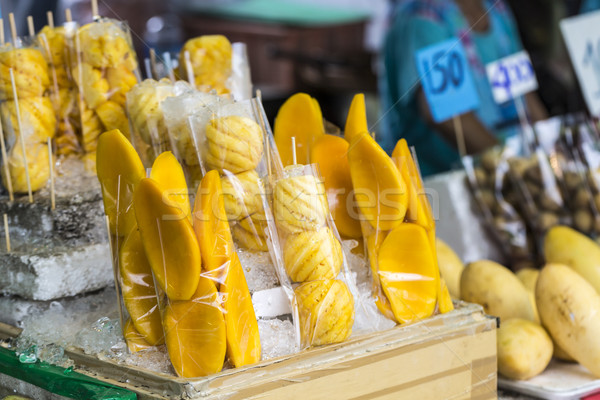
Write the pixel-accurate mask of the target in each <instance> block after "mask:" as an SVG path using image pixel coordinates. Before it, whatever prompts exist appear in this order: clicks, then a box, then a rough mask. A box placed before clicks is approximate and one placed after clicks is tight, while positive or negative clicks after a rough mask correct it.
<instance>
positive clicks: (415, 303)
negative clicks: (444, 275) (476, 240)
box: [378, 222, 440, 323]
mask: <svg viewBox="0 0 600 400" xmlns="http://www.w3.org/2000/svg"><path fill="white" fill-rule="evenodd" d="M378 261H379V262H378V268H379V271H378V272H379V280H380V282H381V286H382V288H383V291H384V293H385V295H386V297H387V298H388V300H389V302H390V305H391V308H392V311H393V312H394V316H395V317H396V321H398V322H399V323H406V322H413V321H419V320H421V319H423V318H427V317H429V316H431V315H432V314H433V312H434V310H435V305H436V303H437V299H438V291H439V290H440V282H439V279H440V273H439V270H438V267H437V263H436V262H435V257H434V254H433V251H432V249H431V244H430V241H429V237H428V236H427V231H426V230H425V229H424V228H423V227H421V226H419V225H417V224H413V223H408V222H407V223H403V224H401V225H399V226H397V227H396V228H394V229H393V230H392V231H391V232H390V233H389V234H388V235H387V237H386V238H385V240H384V241H383V243H382V244H381V248H380V250H379V258H378Z"/></svg>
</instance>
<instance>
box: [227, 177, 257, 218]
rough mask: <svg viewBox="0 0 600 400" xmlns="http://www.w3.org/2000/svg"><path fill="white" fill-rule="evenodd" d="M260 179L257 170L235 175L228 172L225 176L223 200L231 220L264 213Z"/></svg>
mask: <svg viewBox="0 0 600 400" xmlns="http://www.w3.org/2000/svg"><path fill="white" fill-rule="evenodd" d="M259 180H260V178H259V176H258V173H257V172H256V171H255V170H250V171H246V172H241V173H239V174H235V175H234V174H230V173H226V174H225V175H224V176H223V180H222V181H221V183H222V187H223V202H224V203H225V212H226V213H227V218H228V219H229V220H230V221H237V220H241V219H244V218H246V217H248V216H249V215H252V214H255V213H261V214H264V210H263V204H262V196H261V194H260V186H259Z"/></svg>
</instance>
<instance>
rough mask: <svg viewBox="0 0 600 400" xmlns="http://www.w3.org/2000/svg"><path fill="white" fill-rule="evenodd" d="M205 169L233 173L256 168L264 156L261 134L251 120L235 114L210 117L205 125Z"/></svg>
mask: <svg viewBox="0 0 600 400" xmlns="http://www.w3.org/2000/svg"><path fill="white" fill-rule="evenodd" d="M206 140H207V152H206V156H205V157H206V164H207V167H208V169H218V170H219V171H221V172H223V171H225V170H226V171H229V172H231V173H233V174H237V173H240V172H244V171H248V170H251V169H254V168H256V166H257V165H258V163H259V162H260V159H261V158H262V155H263V135H262V130H261V129H260V126H258V124H257V123H256V122H254V120H251V119H250V118H246V117H240V116H238V115H230V116H227V117H221V118H215V119H211V120H210V121H209V122H208V124H206Z"/></svg>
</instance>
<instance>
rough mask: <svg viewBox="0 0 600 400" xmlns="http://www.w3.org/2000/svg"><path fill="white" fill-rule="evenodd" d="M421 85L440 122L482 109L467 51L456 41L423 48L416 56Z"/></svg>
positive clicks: (436, 119)
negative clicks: (466, 54) (479, 107)
mask: <svg viewBox="0 0 600 400" xmlns="http://www.w3.org/2000/svg"><path fill="white" fill-rule="evenodd" d="M415 56H416V60H417V69H418V71H419V76H420V79H421V86H422V87H423V91H424V93H425V97H426V98H427V103H428V104H429V109H430V110H431V114H432V115H433V119H434V120H435V121H436V122H442V121H445V120H447V119H450V118H452V117H454V116H457V115H460V114H464V113H466V112H468V111H471V110H473V109H475V108H477V107H478V106H479V97H478V95H477V90H476V89H475V84H474V83H473V77H472V76H471V70H470V69H469V64H468V63H467V57H466V56H465V50H464V49H463V46H462V44H461V43H460V41H459V40H458V39H456V38H453V39H448V40H445V41H443V42H441V43H437V44H434V45H432V46H429V47H425V48H423V49H420V50H418V51H417V52H416V54H415Z"/></svg>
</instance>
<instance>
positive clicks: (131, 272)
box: [119, 229, 164, 345]
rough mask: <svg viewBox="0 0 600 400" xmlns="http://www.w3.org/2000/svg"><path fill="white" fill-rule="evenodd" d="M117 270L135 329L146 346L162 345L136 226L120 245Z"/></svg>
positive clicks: (149, 272) (155, 303)
mask: <svg viewBox="0 0 600 400" xmlns="http://www.w3.org/2000/svg"><path fill="white" fill-rule="evenodd" d="M119 273H120V275H121V291H122V292H123V302H124V303H125V308H127V312H128V313H129V316H130V317H131V320H132V324H133V326H134V327H135V330H136V331H137V332H139V333H140V334H141V335H142V337H143V338H144V339H145V340H146V341H147V342H148V343H149V344H150V345H157V344H163V343H164V337H163V336H164V335H163V329H162V324H161V320H160V311H159V309H158V300H157V298H156V289H155V288H154V280H153V279H152V269H151V268H150V264H149V263H148V259H147V258H146V253H145V252H144V246H143V245H142V239H141V237H140V233H139V231H138V230H137V229H134V230H133V232H132V233H131V234H130V235H129V236H128V237H127V239H125V241H124V242H123V245H122V246H121V249H120V251H119Z"/></svg>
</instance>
